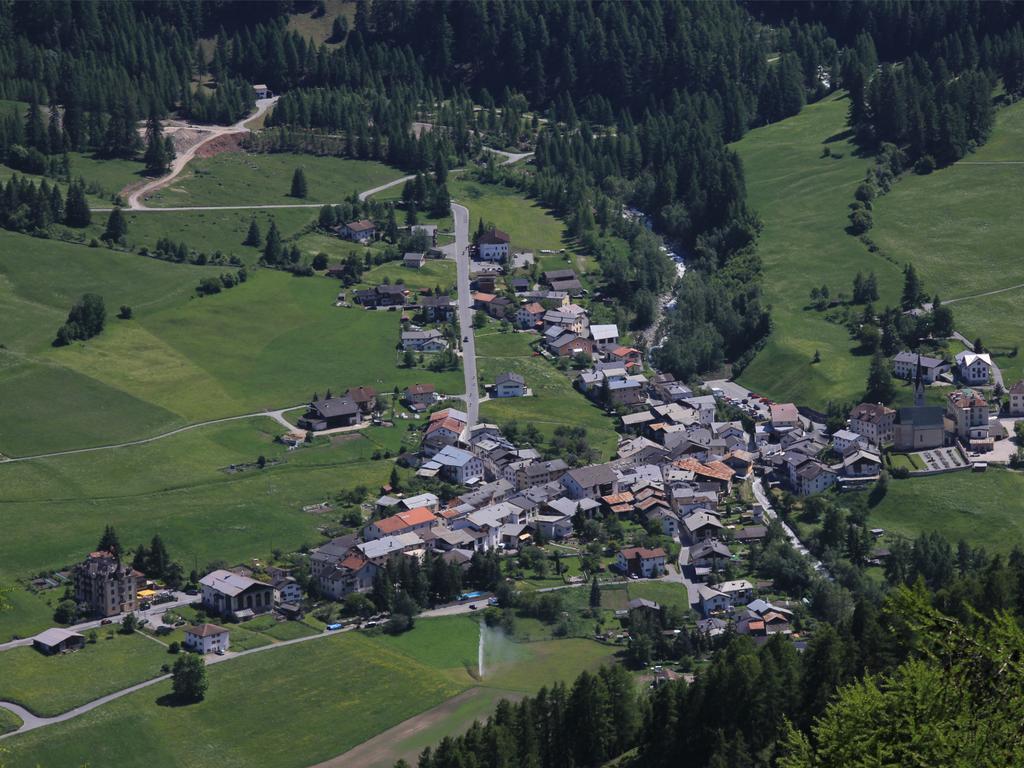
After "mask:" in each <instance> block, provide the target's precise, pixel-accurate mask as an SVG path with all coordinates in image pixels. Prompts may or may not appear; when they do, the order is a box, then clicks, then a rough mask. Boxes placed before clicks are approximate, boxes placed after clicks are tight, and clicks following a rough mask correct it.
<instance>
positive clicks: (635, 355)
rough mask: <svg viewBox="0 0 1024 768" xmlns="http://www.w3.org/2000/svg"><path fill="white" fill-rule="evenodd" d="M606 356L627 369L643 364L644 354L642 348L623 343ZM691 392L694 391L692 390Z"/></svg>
mask: <svg viewBox="0 0 1024 768" xmlns="http://www.w3.org/2000/svg"><path fill="white" fill-rule="evenodd" d="M605 357H606V358H607V359H608V361H609V362H613V363H619V364H620V365H621V366H622V367H623V368H625V369H627V370H629V369H631V368H634V367H640V366H642V365H643V356H642V355H641V354H640V350H638V349H634V348H633V347H623V346H621V345H620V346H617V347H614V348H612V349H610V350H608V351H607V352H606V353H605ZM689 394H693V393H692V392H690V393H689Z"/></svg>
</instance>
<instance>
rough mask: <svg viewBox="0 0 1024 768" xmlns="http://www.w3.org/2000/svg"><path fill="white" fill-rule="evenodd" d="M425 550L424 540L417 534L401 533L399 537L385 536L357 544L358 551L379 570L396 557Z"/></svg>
mask: <svg viewBox="0 0 1024 768" xmlns="http://www.w3.org/2000/svg"><path fill="white" fill-rule="evenodd" d="M423 548H424V545H423V539H421V538H420V537H419V536H417V535H416V534H415V533H400V534H398V535H397V536H384V537H383V538H380V539H374V540H373V541H363V542H360V543H359V544H356V550H357V551H358V552H360V553H361V554H362V555H363V557H365V558H366V559H367V560H369V561H370V562H371V563H373V565H375V566H377V567H378V568H380V567H382V566H383V565H384V564H385V563H386V562H387V561H388V560H389V559H390V558H392V557H395V556H396V555H404V554H408V553H410V552H415V551H418V550H422V549H423Z"/></svg>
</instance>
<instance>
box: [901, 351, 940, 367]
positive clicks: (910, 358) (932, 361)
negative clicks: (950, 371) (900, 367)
mask: <svg viewBox="0 0 1024 768" xmlns="http://www.w3.org/2000/svg"><path fill="white" fill-rule="evenodd" d="M892 360H893V362H894V363H909V364H911V365H917V362H918V360H920V361H921V367H922V368H937V367H938V366H940V365H945V364H946V361H945V360H940V359H939V358H937V357H927V356H925V355H919V354H918V353H917V352H897V353H896V356H895V357H893V359H892Z"/></svg>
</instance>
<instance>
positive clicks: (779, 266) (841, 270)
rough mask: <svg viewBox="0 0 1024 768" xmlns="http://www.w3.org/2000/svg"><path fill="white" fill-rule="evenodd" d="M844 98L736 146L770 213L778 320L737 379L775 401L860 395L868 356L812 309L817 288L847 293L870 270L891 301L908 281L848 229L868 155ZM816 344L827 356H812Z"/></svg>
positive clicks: (757, 201) (767, 239) (770, 291)
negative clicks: (857, 143)
mask: <svg viewBox="0 0 1024 768" xmlns="http://www.w3.org/2000/svg"><path fill="white" fill-rule="evenodd" d="M847 107H848V102H847V99H846V96H845V94H842V93H840V94H835V95H832V96H830V97H828V98H827V99H824V100H822V101H820V102H818V103H816V104H810V105H808V106H807V107H805V108H804V109H803V111H801V112H800V114H799V115H797V116H795V117H791V118H789V119H787V120H783V121H781V122H778V123H775V124H773V125H769V126H766V127H764V128H758V129H756V130H753V131H750V133H748V134H747V135H746V136H745V137H744V138H743V139H741V140H740V141H739V142H737V143H736V144H734V145H732V148H733V149H734V150H735V151H736V152H738V153H739V155H740V157H741V158H742V160H743V167H744V172H745V176H746V181H747V197H748V200H749V202H750V205H751V207H752V208H753V209H754V210H755V211H757V213H758V215H759V216H760V218H761V220H762V221H763V222H764V230H763V232H762V234H761V237H760V240H759V242H758V253H759V254H760V256H761V259H762V260H763V262H764V292H765V298H766V299H767V301H768V302H769V303H770V304H771V312H772V320H773V322H774V330H773V332H772V335H771V337H770V338H769V340H768V343H767V344H766V345H765V347H764V349H763V350H762V351H761V352H760V353H759V354H758V355H757V357H756V358H755V359H754V361H753V362H752V363H751V364H750V365H749V366H748V367H747V369H746V370H745V371H744V372H743V375H742V376H741V377H740V379H739V381H740V382H741V383H742V384H743V385H744V386H747V387H750V388H751V389H753V390H754V391H756V392H758V393H761V394H764V395H767V396H769V397H771V398H773V399H775V400H782V401H786V400H793V401H795V402H799V403H803V404H806V405H810V406H812V407H818V408H822V407H824V406H825V405H826V403H827V402H828V401H829V400H835V401H839V402H844V401H855V400H857V399H859V398H860V396H861V394H862V393H863V391H864V383H865V381H866V379H867V371H868V362H869V358H868V357H866V356H857V355H854V354H853V350H854V349H855V348H856V347H857V342H855V341H853V340H851V339H850V337H849V335H848V334H847V332H846V329H845V328H844V327H843V326H842V325H838V324H834V323H830V322H828V321H827V320H826V319H825V314H824V313H820V312H816V311H814V310H813V309H810V308H808V304H809V298H808V297H809V294H810V290H811V288H813V287H820V286H821V285H822V283H827V284H828V285H829V288H830V290H831V291H832V293H833V294H835V293H838V292H839V291H843V292H845V293H846V294H849V293H850V291H851V286H852V282H853V278H854V275H856V273H857V272H858V271H861V272H863V273H865V274H867V273H868V272H871V271H873V272H875V274H876V275H877V276H878V281H879V292H880V293H881V301H879V302H878V305H879V306H885V305H886V304H895V303H896V302H897V301H898V299H899V294H900V290H901V289H902V285H903V283H902V279H903V278H902V274H901V271H900V268H899V267H898V266H897V265H895V264H892V263H890V262H888V261H886V260H885V259H883V258H881V257H880V256H878V255H877V254H871V253H869V252H868V250H867V249H866V248H865V247H864V245H863V244H862V243H861V242H860V241H859V240H858V239H857V238H855V237H852V236H850V235H848V234H847V233H846V232H845V228H846V226H847V224H848V223H849V222H848V220H847V212H848V209H847V206H848V205H849V203H850V202H851V201H852V200H853V193H854V190H856V188H857V185H858V184H859V183H860V182H861V180H862V179H863V178H864V172H865V171H866V170H867V169H868V167H869V166H870V163H871V161H870V160H869V159H867V158H863V157H858V156H857V155H856V150H855V147H854V146H853V144H852V143H850V141H849V140H848V137H847V135H846V110H847ZM826 147H828V148H829V150H830V152H831V156H829V157H825V156H824V150H825V148H826ZM815 350H817V351H818V352H819V353H820V355H821V362H820V363H817V364H813V365H812V362H811V361H812V360H813V358H814V353H815Z"/></svg>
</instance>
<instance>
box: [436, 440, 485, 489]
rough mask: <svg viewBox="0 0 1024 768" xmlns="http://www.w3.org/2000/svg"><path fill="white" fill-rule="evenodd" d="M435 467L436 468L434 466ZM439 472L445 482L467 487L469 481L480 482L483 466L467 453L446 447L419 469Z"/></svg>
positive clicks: (449, 446) (451, 446) (477, 459)
mask: <svg viewBox="0 0 1024 768" xmlns="http://www.w3.org/2000/svg"><path fill="white" fill-rule="evenodd" d="M435 465H436V466H435ZM422 469H427V470H428V471H429V470H431V469H434V470H436V471H437V472H439V473H440V474H441V475H442V476H443V477H444V478H445V479H446V480H448V481H449V482H451V483H458V484H459V485H468V484H469V483H470V481H476V480H482V479H483V476H484V465H483V462H481V461H480V459H479V458H477V457H476V456H474V455H473V454H472V453H470V452H469V451H464V450H462V449H461V448H456V447H455V446H454V445H447V446H445V447H444V448H442V449H441V450H440V451H438V452H437V453H436V454H434V457H433V458H432V459H431V460H430V461H429V462H427V463H425V464H424V465H423V467H421V470H422Z"/></svg>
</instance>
